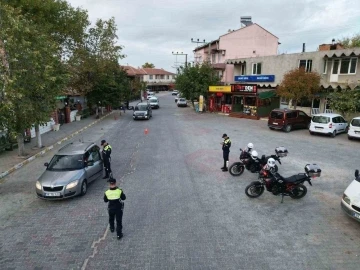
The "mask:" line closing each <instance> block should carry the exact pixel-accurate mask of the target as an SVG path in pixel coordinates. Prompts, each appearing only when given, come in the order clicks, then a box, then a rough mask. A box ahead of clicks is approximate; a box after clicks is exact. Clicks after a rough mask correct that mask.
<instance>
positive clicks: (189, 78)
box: [175, 62, 220, 100]
mask: <svg viewBox="0 0 360 270" xmlns="http://www.w3.org/2000/svg"><path fill="white" fill-rule="evenodd" d="M219 83H220V78H219V76H218V75H217V73H216V71H215V70H214V69H213V68H212V66H211V65H210V64H209V63H208V62H205V63H203V64H201V65H200V64H196V65H193V66H190V65H189V66H187V67H180V68H179V74H178V75H177V76H176V80H175V84H176V88H177V89H179V90H180V92H181V93H182V95H183V96H184V97H186V98H187V99H190V100H193V99H195V98H198V97H199V96H200V95H203V96H204V97H205V98H206V97H207V94H208V91H209V86H211V85H218V84H219Z"/></svg>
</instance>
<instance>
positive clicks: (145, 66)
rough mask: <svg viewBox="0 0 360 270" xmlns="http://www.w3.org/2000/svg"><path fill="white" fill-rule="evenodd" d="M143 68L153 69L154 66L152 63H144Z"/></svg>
mask: <svg viewBox="0 0 360 270" xmlns="http://www.w3.org/2000/svg"><path fill="white" fill-rule="evenodd" d="M142 67H143V68H155V65H154V64H153V63H148V62H146V63H145V64H143V65H142Z"/></svg>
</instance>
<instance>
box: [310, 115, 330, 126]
mask: <svg viewBox="0 0 360 270" xmlns="http://www.w3.org/2000/svg"><path fill="white" fill-rule="evenodd" d="M312 121H313V122H314V123H319V124H327V123H329V122H330V118H329V117H327V116H321V115H320V116H313V118H312Z"/></svg>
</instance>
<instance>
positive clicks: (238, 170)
mask: <svg viewBox="0 0 360 270" xmlns="http://www.w3.org/2000/svg"><path fill="white" fill-rule="evenodd" d="M250 144H251V146H253V144H252V143H249V144H248V147H247V149H251V150H245V151H244V150H242V149H241V148H240V162H234V163H233V164H232V165H231V166H230V167H229V173H230V174H231V175H232V176H240V175H241V174H242V173H243V172H244V170H245V169H247V170H248V171H250V172H251V173H258V172H260V170H261V169H262V168H263V167H264V166H265V165H266V163H267V161H268V159H269V158H273V159H275V161H277V162H278V163H279V164H281V161H280V158H282V157H286V156H287V155H288V150H287V149H286V148H285V147H283V146H279V147H276V148H275V155H270V156H265V155H262V156H261V158H259V154H258V152H257V151H255V150H252V148H249V145H250ZM274 170H275V171H276V172H277V171H278V166H277V165H275V168H274Z"/></svg>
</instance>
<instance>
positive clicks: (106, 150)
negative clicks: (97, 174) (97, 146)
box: [101, 140, 112, 179]
mask: <svg viewBox="0 0 360 270" xmlns="http://www.w3.org/2000/svg"><path fill="white" fill-rule="evenodd" d="M104 144H106V145H104ZM101 145H102V146H103V150H102V157H103V161H104V167H105V176H104V177H103V179H106V178H109V177H110V176H111V168H110V163H111V150H112V149H111V145H110V144H108V143H106V141H105V140H102V141H101Z"/></svg>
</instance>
